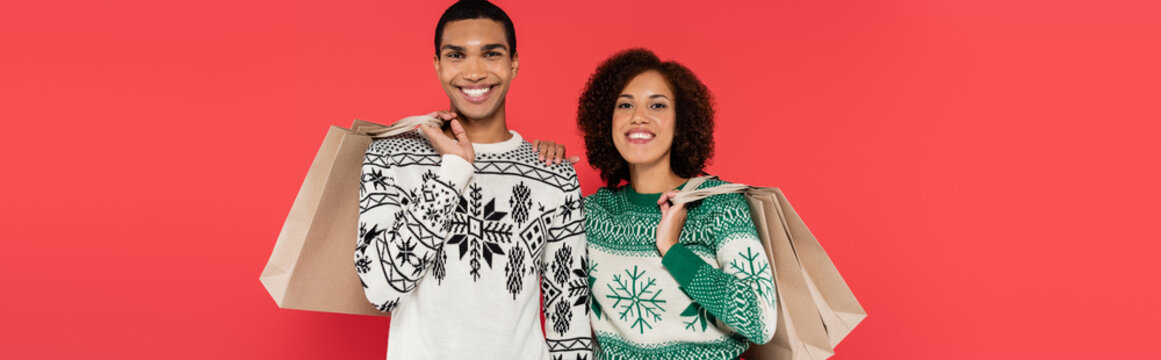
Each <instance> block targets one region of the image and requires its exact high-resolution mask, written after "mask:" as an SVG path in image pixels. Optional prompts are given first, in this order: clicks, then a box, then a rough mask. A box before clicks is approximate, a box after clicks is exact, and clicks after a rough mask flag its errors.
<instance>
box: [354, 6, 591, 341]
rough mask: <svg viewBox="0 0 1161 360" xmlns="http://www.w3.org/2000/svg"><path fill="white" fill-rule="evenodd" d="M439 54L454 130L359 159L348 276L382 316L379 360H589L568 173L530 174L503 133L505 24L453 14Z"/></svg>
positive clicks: (509, 43)
mask: <svg viewBox="0 0 1161 360" xmlns="http://www.w3.org/2000/svg"><path fill="white" fill-rule="evenodd" d="M435 47H436V53H435V57H434V59H433V62H434V65H435V71H436V73H437V74H438V75H439V80H440V82H441V83H442V85H443V88H444V91H445V92H446V93H447V96H448V98H449V99H450V100H451V112H452V113H454V115H449V114H443V115H442V116H444V117H445V119H452V121H450V122H449V124H448V125H447V126H445V129H438V128H435V127H427V126H424V127H421V128H420V130H421V131H420V132H411V133H407V134H405V135H400V136H396V137H391V138H386V139H380V140H376V141H375V142H373V143H372V144H371V146H370V147H369V148H368V150H367V153H366V156H365V158H364V165H363V174H362V186H361V188H360V198H361V202H360V214H359V236H360V238H359V240H358V241H359V242H358V246H357V248H356V250H355V263H356V268H357V271H358V273H359V277H360V279H361V280H362V281H363V288H364V291H365V293H366V295H367V299H368V300H369V301H370V302H371V303H372V304H374V305H375V306H377V307H378V308H379V309H380V310H382V311H390V312H391V313H392V319H391V330H390V337H391V339H390V342H389V344H390V345H388V348H387V358H388V359H391V360H400V359H408V360H410V359H469V358H470V359H505V360H507V359H565V360H573V359H590V358H591V356H592V355H591V346H592V338H591V327H590V325H589V320H588V311H589V307H588V306H587V303H588V261H587V260H586V256H585V237H584V228H583V224H584V218H583V215H582V213H581V191H580V186H579V183H578V181H577V177H576V173H575V171H574V170H573V168H572V165H571V164H569V162H567V161H566V162H557V163H554V164H553V165H546V164H544V163H541V162H539V161H537V158H538V154H537V153H536V152H534V151H533V149H532V146H531V145H530V144H529V143H527V142H525V141H523V140H522V138H521V137H520V134H518V133H516V132H514V131H510V130H508V127H507V124H506V122H505V95H506V93H507V91H508V86H509V85H511V81H512V79H513V78H515V77H516V72H517V71H518V70H519V64H520V63H519V55H518V53H517V52H516V34H515V29H514V27H513V25H512V21H511V20H510V19H509V18H508V16H507V14H505V13H504V11H503V10H501V9H500V8H499V7H496V6H495V5H493V4H491V3H489V2H487V1H482V0H479V1H460V2H458V3H456V4H454V5H452V6H451V7H449V8H448V9H447V10H446V11H445V12H444V14H443V16H442V17H440V20H439V23H438V24H437V26H436V32H435ZM455 118H459V119H462V121H459V120H457V119H455ZM453 138H454V139H456V140H453ZM469 139H470V140H469ZM473 142H474V143H473ZM537 294H539V295H540V296H537ZM541 300H543V304H544V306H543V309H542V311H543V315H544V317H545V321H546V323H545V327H546V329H544V332H546V333H547V335H542V330H541V325H540V321H539V315H540V314H538V313H537V312H536V311H537V307H538V306H539V304H540V301H541Z"/></svg>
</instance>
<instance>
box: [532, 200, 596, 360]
mask: <svg viewBox="0 0 1161 360" xmlns="http://www.w3.org/2000/svg"><path fill="white" fill-rule="evenodd" d="M569 187H571V188H573V189H574V190H571V191H569V193H568V194H566V195H565V197H564V199H563V201H562V202H561V204H560V205H558V207H557V208H556V209H555V212H554V213H553V215H552V222H551V224H549V229H548V238H547V239H548V240H547V241H548V243H547V244H545V245H544V251H543V252H542V253H541V255H540V257H541V260H540V261H541V264H542V266H541V269H542V270H543V273H542V274H541V279H540V281H541V287H540V288H541V292H542V294H541V295H542V296H544V308H543V309H542V310H543V311H544V319H545V327H546V329H545V333H546V337H545V341H547V343H548V349H549V351H550V354H551V359H564V360H573V359H592V345H593V339H592V325H591V324H590V323H589V309H590V307H589V303H588V301H589V275H588V271H589V268H588V266H589V265H588V252H587V250H586V245H587V244H586V243H585V233H584V223H585V218H584V205H583V203H584V198H583V197H582V195H581V189H580V184H579V183H578V182H577V181H576V180H575V179H574V180H573V181H572V182H571V183H570V184H569Z"/></svg>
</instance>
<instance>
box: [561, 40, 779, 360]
mask: <svg viewBox="0 0 1161 360" xmlns="http://www.w3.org/2000/svg"><path fill="white" fill-rule="evenodd" d="M713 114H714V112H713V106H712V103H711V99H710V95H709V91H708V90H707V89H706V87H705V85H704V84H702V83H701V81H699V80H698V79H697V77H696V76H694V74H693V72H691V71H690V70H689V69H687V68H686V67H685V66H682V65H681V64H678V63H676V62H671V61H670V62H662V61H661V60H659V59H658V58H657V56H655V55H653V53H652V52H650V51H648V50H642V49H633V50H628V51H624V52H621V53H618V54H616V55H614V56H613V57H611V58H609V60H606V61H605V62H604V63H603V64H601V66H600V67H598V68H597V71H596V72H595V73H594V74H593V75H592V77H591V78H590V79H589V82H588V84H587V85H586V86H585V91H584V93H583V95H582V96H581V101H580V108H579V109H578V121H579V122H580V126H581V130H582V131H583V132H584V135H585V146H586V148H587V151H588V155H589V162H590V163H591V164H592V165H593V167H595V168H597V170H598V171H600V173H601V178H602V179H604V180H605V181H606V183H607V184H608V186H607V187H605V188H602V189H600V190H598V191H597V193H596V194H593V195H590V196H588V197H586V198H585V201H584V210H585V229H586V231H588V234H587V239H588V253H589V262H590V264H591V265H590V267H589V288H590V289H591V291H592V296H591V297H590V301H591V303H592V310H593V311H592V316H591V317H590V320H592V322H593V331H594V333H595V334H596V335H597V343H598V347H595V348H594V351H595V352H596V353H597V358H603V359H722V360H726V359H735V358H737V357H738V356H739V355H741V354H742V352H744V351H745V350H746V349H747V348H748V347H749V344H750V343H758V344H762V343H765V342H767V341H770V339H771V337H773V335H774V328H775V325H776V323H777V314H776V313H775V311H774V310H775V299H774V292H773V290H774V289H773V288H774V282H773V276H772V274H771V272H770V264H769V263H768V262H767V261H766V259H765V257H761V256H756V255H755V254H761V253H762V252H763V250H762V245H761V244H760V243H759V240H758V234H757V232H756V231H755V229H754V224H753V222H752V221H751V220H750V217H749V208H748V207H747V204H746V201H745V200H744V199H743V198H742V196H741V195H739V194H725V195H716V196H712V197H709V198H706V199H705V200H702V201H700V202H697V203H696V204H691V205H690V208H689V209H688V216H687V210H686V208H685V205H677V206H671V205H670V203H669V199H670V198H671V197H672V196H673V195H675V194H676V192H674V191H673V189H675V188H678V187H680V186H681V185H682V184H683V183H685V182H686V180H688V179H689V178H690V177H693V176H697V175H700V174H702V173H703V169H704V168H705V165H706V161H707V160H709V157H710V156H711V154H712V153H713ZM626 180H627V181H628V184H626V185H625V186H620V183H621V182H622V181H626ZM723 183H724V182H723V181H720V180H716V179H714V180H710V181H707V182H705V183H704V184H703V185H702V186H701V187H703V188H704V187H712V186H717V185H721V184H723ZM687 217H688V220H687ZM649 230H654V231H652V232H650V231H649Z"/></svg>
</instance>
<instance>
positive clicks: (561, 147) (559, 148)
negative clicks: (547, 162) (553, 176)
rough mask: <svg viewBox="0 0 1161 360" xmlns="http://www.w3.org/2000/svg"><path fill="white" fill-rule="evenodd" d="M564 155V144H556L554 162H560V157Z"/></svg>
mask: <svg viewBox="0 0 1161 360" xmlns="http://www.w3.org/2000/svg"><path fill="white" fill-rule="evenodd" d="M563 157H564V144H556V163H557V164H560V159H561V158H563Z"/></svg>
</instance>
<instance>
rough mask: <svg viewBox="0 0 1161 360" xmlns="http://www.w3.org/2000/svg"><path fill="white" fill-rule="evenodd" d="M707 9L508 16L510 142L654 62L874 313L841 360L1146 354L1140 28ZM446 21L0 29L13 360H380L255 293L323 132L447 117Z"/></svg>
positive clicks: (1034, 15) (216, 9) (337, 326)
mask: <svg viewBox="0 0 1161 360" xmlns="http://www.w3.org/2000/svg"><path fill="white" fill-rule="evenodd" d="M713 3H714V4H715V5H713V6H711V5H707V4H706V3H705V2H685V3H682V4H681V5H678V3H675V2H672V1H623V0H621V1H584V2H580V1H577V2H555V1H519V2H518V1H501V2H500V5H501V6H503V7H505V9H506V10H507V11H508V12H509V14H510V15H511V16H512V17H513V18H514V19H515V21H516V28H517V33H518V35H519V50H520V53H521V60H522V62H521V65H522V69H521V70H522V71H521V72H520V76H519V77H518V78H517V79H516V80H515V82H514V84H513V87H512V91H511V92H510V93H509V100H510V101H509V119H510V123H509V124H510V126H511V127H513V128H515V129H518V130H519V131H520V132H521V133H522V134H523V135H524V136H525V137H526V138H528V139H532V138H542V139H543V138H551V139H556V140H560V141H563V142H564V143H566V144H568V145H569V146H570V149H571V150H570V151H571V152H572V153H573V154H582V151H581V149H582V146H583V144H582V143H581V142H580V139H579V136H577V134H576V130H575V129H576V127H575V121H574V114H575V107H576V99H577V95H578V92H579V91H580V89H581V86H582V85H583V83H584V81H585V79H586V78H587V76H588V74H589V73H590V72H591V71H592V70H593V69H594V68H595V66H596V65H597V63H598V62H599V61H600V60H601V59H603V58H605V57H606V56H608V55H610V54H611V53H612V52H614V51H616V50H619V49H622V48H626V47H630V46H647V47H649V48H652V49H654V50H656V51H657V53H658V54H660V55H661V56H662V57H663V58H672V59H677V60H679V61H681V62H683V63H685V64H686V65H688V66H689V67H691V68H692V69H693V70H694V71H695V72H696V73H697V74H698V75H699V76H701V78H702V79H703V80H704V81H705V82H706V83H707V84H708V85H709V86H710V88H711V89H712V90H713V91H714V92H715V93H716V95H717V99H718V106H719V107H718V109H719V117H718V131H717V141H718V148H717V154H718V156H717V158H716V159H715V161H714V163H713V166H712V167H711V171H712V172H713V173H716V174H720V175H722V176H723V177H725V178H727V179H729V180H733V181H738V182H745V183H752V184H760V185H767V186H779V187H781V188H782V189H783V190H784V191H785V192H786V193H787V194H788V196H789V197H790V200H791V201H792V202H793V203H794V204H795V205H796V207H797V209H798V210H799V212H800V213H801V214H802V216H803V217H804V218H805V220H806V221H807V223H808V224H810V225H811V228H812V229H813V230H814V232H815V234H816V235H817V236H818V238H819V239H820V240H821V241H822V242H823V244H824V245H825V246H826V247H827V249H828V251H829V252H830V255H831V256H832V258H833V259H834V260H835V262H836V263H837V264H838V266H839V269H840V270H841V271H842V272H843V274H844V276H845V277H846V279H847V282H848V283H849V284H850V286H851V288H853V289H854V291H855V293H856V294H857V295H858V296H859V299H860V300H861V301H862V303H863V305H864V306H865V307H866V309H867V311H868V312H869V313H870V317H868V318H867V320H866V321H865V322H864V323H863V324H862V325H861V326H860V327H859V328H858V329H856V330H855V332H854V333H853V334H852V335H851V336H850V337H849V338H848V339H847V340H846V341H845V342H843V344H842V345H841V346H839V348H838V355H837V356H836V357H835V359H977V358H999V359H1021V358H1053V359H1082V358H1126V357H1130V358H1132V357H1136V358H1141V357H1146V355H1154V354H1155V352H1156V350H1155V349H1150V348H1149V347H1148V346H1150V345H1149V344H1151V343H1153V342H1152V341H1155V340H1156V339H1155V336H1156V334H1157V331H1156V330H1155V329H1153V327H1152V326H1153V325H1155V324H1157V323H1159V322H1161V305H1158V302H1157V297H1158V290H1157V286H1156V283H1155V282H1156V281H1157V279H1158V278H1159V275H1161V267H1159V266H1158V265H1157V263H1158V259H1157V255H1158V254H1159V253H1161V245H1159V241H1158V240H1161V227H1159V226H1158V223H1159V221H1158V215H1161V211H1159V210H1158V208H1157V206H1158V202H1159V200H1161V191H1159V190H1158V187H1157V184H1158V182H1159V181H1161V175H1159V174H1158V162H1159V160H1161V156H1159V155H1161V151H1159V150H1161V149H1159V148H1158V139H1159V135H1161V125H1159V124H1158V120H1161V105H1159V104H1158V99H1159V95H1161V89H1159V86H1161V85H1159V84H1161V71H1159V67H1158V66H1157V64H1159V63H1161V50H1159V46H1158V44H1161V15H1159V14H1161V6H1159V5H1157V2H1155V1H1151V0H1138V1H1132V0H1117V1H1059V0H1057V1H1040V0H1024V1H1008V0H1005V1H999V0H980V1H957V0H929V1H918V0H911V1H907V0H891V1H772V2H771V1H766V2H753V3H748V4H747V3H728V4H727V3H726V2H713ZM448 4H449V2H448V1H434V2H429V1H408V2H385V1H341V2H340V1H330V2H326V3H325V5H324V3H323V2H306V1H269V0H263V1H248V2H239V1H225V0H208V1H170V0H165V1H141V0H124V1H4V2H2V3H0V120H3V131H2V135H0V154H2V155H0V156H3V169H4V176H2V177H0V178H2V180H0V181H2V186H0V191H3V198H2V200H0V206H2V209H3V214H0V215H2V218H3V220H2V221H3V240H2V241H0V247H2V248H0V276H2V277H3V281H2V284H3V289H4V290H3V291H2V297H0V299H2V300H0V302H2V303H0V319H3V320H2V321H3V325H0V358H6V359H14V358H30V359H31V358H81V357H85V358H117V359H135V358H142V359H145V358H177V359H186V358H188V359H195V358H196V359H202V358H232V359H247V358H258V359H275V358H277V359H319V358H337V357H339V356H345V357H347V358H352V359H381V358H383V356H384V353H385V348H386V345H387V341H388V334H387V332H388V331H387V324H388V321H389V319H386V318H372V317H360V316H349V315H336V314H324V313H312V312H302V311H291V310H280V309H277V308H276V307H275V304H274V302H273V301H272V300H271V299H270V297H269V296H268V295H267V294H266V292H265V290H264V289H263V288H262V286H261V285H260V284H259V282H258V274H259V273H260V272H261V269H262V267H263V266H264V265H265V262H266V258H267V256H268V255H269V252H270V250H271V248H272V247H273V245H274V240H275V237H276V236H277V233H278V230H279V229H280V228H281V225H282V221H283V219H284V217H285V216H286V213H287V211H288V209H289V208H290V204H291V202H292V201H293V198H294V195H295V194H296V192H297V190H298V186H299V185H300V184H301V181H302V179H303V177H304V175H305V172H306V169H307V167H308V166H309V163H310V161H311V159H312V158H313V154H314V152H315V150H316V149H317V147H318V145H319V143H320V141H321V140H322V137H323V134H324V133H325V131H326V128H327V126H329V125H332V124H336V125H344V126H345V125H348V124H349V123H350V121H351V119H353V118H362V119H366V120H373V121H380V122H389V121H392V120H394V119H397V118H400V117H403V116H405V115H411V114H418V113H425V112H428V111H431V110H434V109H438V108H441V107H446V105H447V104H446V102H447V100H446V97H445V95H444V94H443V93H442V91H441V89H440V87H439V85H438V83H437V81H436V76H435V73H434V71H433V70H432V67H431V60H430V59H431V54H432V51H433V50H432V43H431V42H432V30H433V28H434V24H435V22H436V20H437V18H438V17H439V14H440V13H441V11H442V10H443V8H445V7H446V5H448ZM580 177H581V179H582V184H583V187H584V190H585V193H592V192H593V191H595V190H596V188H597V186H598V184H599V182H598V179H597V177H596V174H595V173H594V172H593V171H592V170H591V169H590V168H589V167H588V166H587V165H585V164H582V165H581V166H580ZM1150 284H1152V285H1150ZM1154 356H1155V355H1154Z"/></svg>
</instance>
